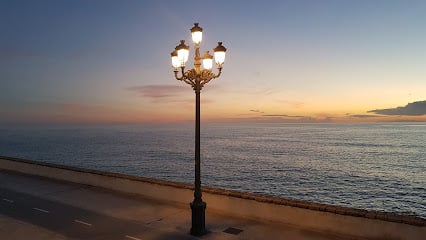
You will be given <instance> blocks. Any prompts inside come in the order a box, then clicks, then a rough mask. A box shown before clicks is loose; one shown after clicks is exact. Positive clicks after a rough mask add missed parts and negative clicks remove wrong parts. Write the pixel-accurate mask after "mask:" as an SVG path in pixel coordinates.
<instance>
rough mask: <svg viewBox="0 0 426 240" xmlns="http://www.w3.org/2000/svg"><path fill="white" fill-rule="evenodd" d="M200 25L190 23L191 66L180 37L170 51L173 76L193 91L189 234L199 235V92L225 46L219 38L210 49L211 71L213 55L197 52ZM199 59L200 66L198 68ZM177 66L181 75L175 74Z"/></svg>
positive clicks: (202, 218) (219, 62)
mask: <svg viewBox="0 0 426 240" xmlns="http://www.w3.org/2000/svg"><path fill="white" fill-rule="evenodd" d="M202 32H203V29H202V28H201V27H200V26H198V23H194V27H192V28H191V33H192V41H193V42H194V45H195V57H194V68H192V69H188V70H186V71H185V64H186V62H187V61H188V55H189V46H187V45H185V41H184V40H181V41H180V44H179V45H178V46H177V47H176V48H175V50H174V51H173V52H172V53H171V57H172V66H173V71H174V73H175V77H176V79H177V80H179V81H183V82H185V83H187V84H189V85H191V87H192V89H194V91H195V182H194V184H195V190H194V201H193V202H192V203H191V204H190V205H191V210H192V227H191V234H192V235H203V234H204V233H205V232H206V227H205V225H206V224H205V210H206V203H205V202H203V200H202V198H201V195H202V194H201V180H200V176H201V173H200V92H201V89H202V88H203V87H204V85H205V84H207V83H208V82H210V80H212V79H214V78H217V77H219V76H220V74H221V73H222V66H223V63H224V62H225V53H226V48H225V47H224V46H222V42H219V43H218V45H217V47H215V48H214V49H213V51H214V59H215V62H216V65H217V69H218V73H217V74H215V73H213V71H212V70H211V69H212V67H213V56H212V55H210V54H209V51H206V53H205V54H204V55H203V57H201V56H200V43H201V40H202ZM201 62H202V64H203V68H204V69H201ZM179 68H180V70H181V76H180V77H179V76H178V75H179Z"/></svg>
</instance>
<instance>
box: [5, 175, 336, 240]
mask: <svg viewBox="0 0 426 240" xmlns="http://www.w3.org/2000/svg"><path fill="white" fill-rule="evenodd" d="M0 200H1V201H0V239H5V240H9V239H10V240H12V239H17V240H18V239H19V240H21V239H29V238H30V239H33V240H41V239H58V240H59V239H61V240H63V239H127V240H129V239H130V240H138V239H159V240H162V239H164V240H165V239H178V240H179V239H292V240H314V239H315V240H325V239H342V238H341V237H333V236H327V235H324V234H320V233H314V232H308V231H303V230H300V229H297V228H292V227H289V226H285V225H282V224H276V223H272V222H260V221H256V220H251V219H242V218H234V217H232V216H226V215H221V214H219V213H217V212H214V211H212V210H209V209H208V203H207V210H206V227H207V229H208V230H209V233H208V234H206V235H204V236H202V237H193V236H191V235H189V228H190V226H191V218H190V217H191V216H190V214H191V211H190V208H189V203H188V206H185V205H174V204H170V203H167V202H163V203H162V202H156V201H152V200H150V199H145V198H142V197H140V196H130V195H125V194H119V193H116V192H112V191H107V190H103V189H99V188H95V187H89V186H85V185H78V184H72V183H64V182H58V181H52V180H48V179H41V178H36V177H31V176H25V175H15V174H12V173H9V172H2V171H0ZM189 201H190V199H188V202H189Z"/></svg>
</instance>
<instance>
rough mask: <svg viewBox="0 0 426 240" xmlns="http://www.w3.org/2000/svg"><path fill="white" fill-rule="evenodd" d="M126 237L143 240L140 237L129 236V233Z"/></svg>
mask: <svg viewBox="0 0 426 240" xmlns="http://www.w3.org/2000/svg"><path fill="white" fill-rule="evenodd" d="M126 238H129V239H132V240H142V239H140V238H137V237H132V236H129V235H126Z"/></svg>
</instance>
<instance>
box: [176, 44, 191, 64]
mask: <svg viewBox="0 0 426 240" xmlns="http://www.w3.org/2000/svg"><path fill="white" fill-rule="evenodd" d="M175 50H176V52H177V56H178V60H179V62H180V63H181V67H184V66H185V63H186V62H187V61H188V56H189V46H187V45H185V40H180V44H179V45H178V46H176V48H175Z"/></svg>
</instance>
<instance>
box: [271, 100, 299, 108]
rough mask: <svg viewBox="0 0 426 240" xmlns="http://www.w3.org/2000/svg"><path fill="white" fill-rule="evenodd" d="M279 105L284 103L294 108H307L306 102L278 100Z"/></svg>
mask: <svg viewBox="0 0 426 240" xmlns="http://www.w3.org/2000/svg"><path fill="white" fill-rule="evenodd" d="M277 101H278V102H279V103H284V104H286V105H288V106H290V107H292V108H302V107H304V106H305V103H304V102H301V101H292V100H277Z"/></svg>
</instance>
